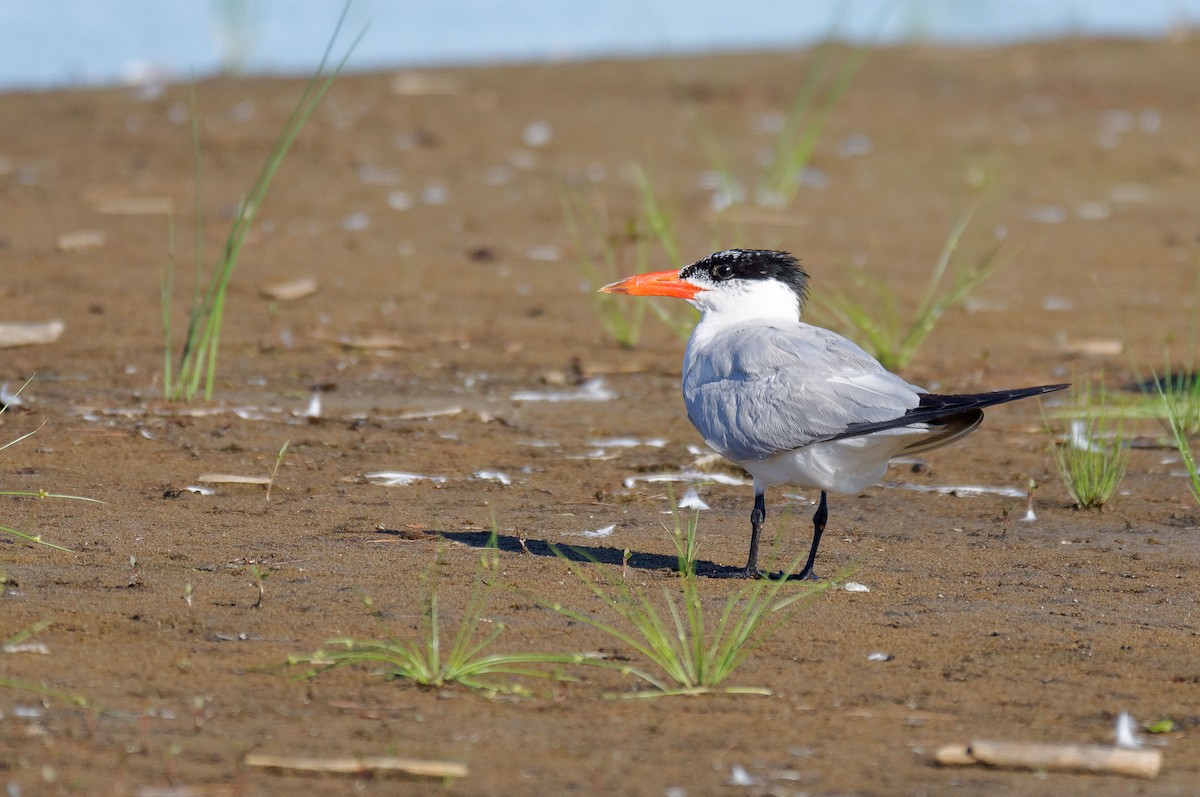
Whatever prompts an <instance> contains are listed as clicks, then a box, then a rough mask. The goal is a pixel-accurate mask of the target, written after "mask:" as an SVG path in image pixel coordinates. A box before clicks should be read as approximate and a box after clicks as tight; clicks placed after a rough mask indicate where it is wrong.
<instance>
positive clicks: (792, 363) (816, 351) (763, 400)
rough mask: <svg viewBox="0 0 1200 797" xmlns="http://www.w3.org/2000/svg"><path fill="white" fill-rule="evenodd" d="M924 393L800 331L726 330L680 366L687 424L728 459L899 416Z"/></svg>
mask: <svg viewBox="0 0 1200 797" xmlns="http://www.w3.org/2000/svg"><path fill="white" fill-rule="evenodd" d="M924 392H925V391H924V390H923V389H921V388H919V387H916V386H914V385H910V384H909V383H908V382H905V381H904V380H903V379H901V378H900V377H898V376H896V375H895V374H893V373H890V372H889V371H887V370H885V369H884V368H883V366H881V365H880V364H879V363H878V362H876V361H875V359H874V358H873V357H871V356H870V355H869V354H867V353H866V352H865V351H863V350H862V349H861V348H859V347H858V346H856V345H855V344H854V343H852V342H850V341H849V340H847V339H846V338H844V337H842V336H841V335H838V334H836V333H834V332H830V331H829V330H826V329H821V328H820V327H814V326H810V325H808V324H800V325H798V326H793V325H786V326H784V325H779V326H775V325H762V324H754V325H746V326H738V327H731V328H729V329H727V330H725V331H724V332H723V334H721V335H719V336H716V337H715V338H714V339H711V340H709V341H708V342H707V343H704V344H702V345H699V346H696V347H695V349H694V350H693V349H689V352H688V357H687V361H686V362H685V364H684V375H683V399H684V403H685V404H686V405H687V411H688V418H689V419H691V421H692V424H693V425H694V426H695V427H696V429H697V430H699V432H700V434H702V435H703V436H704V439H705V440H706V441H707V442H708V444H709V445H710V446H712V447H713V448H714V449H716V450H717V451H719V452H721V453H722V454H724V455H725V456H727V457H729V458H730V459H733V460H757V459H765V458H767V457H771V456H774V455H775V454H778V453H780V452H782V451H790V450H792V449H796V448H800V447H802V446H806V445H809V444H811V443H814V442H817V441H820V440H826V439H829V438H831V437H835V436H837V435H839V434H841V433H843V432H844V431H846V430H847V428H848V427H850V426H852V425H853V424H862V423H876V422H883V421H890V420H893V419H896V418H899V417H902V416H903V415H904V414H905V413H906V412H907V411H908V410H910V409H912V408H913V407H916V406H917V405H918V404H919V403H920V394H922V393H924Z"/></svg>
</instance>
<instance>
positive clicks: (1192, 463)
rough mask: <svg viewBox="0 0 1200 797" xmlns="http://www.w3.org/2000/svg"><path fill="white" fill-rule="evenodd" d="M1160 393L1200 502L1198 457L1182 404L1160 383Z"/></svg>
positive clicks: (1176, 443)
mask: <svg viewBox="0 0 1200 797" xmlns="http://www.w3.org/2000/svg"><path fill="white" fill-rule="evenodd" d="M1159 395H1160V397H1161V399H1162V402H1163V411H1164V412H1165V413H1166V416H1167V422H1168V424H1169V426H1170V429H1171V438H1172V439H1173V440H1174V442H1175V447H1176V448H1177V449H1178V450H1179V456H1180V458H1181V459H1182V460H1183V465H1184V467H1185V468H1187V473H1188V481H1189V484H1188V486H1189V487H1190V488H1191V491H1192V497H1193V498H1194V499H1196V502H1197V503H1200V470H1197V468H1196V458H1195V457H1194V456H1193V455H1192V445H1191V441H1190V440H1189V439H1188V428H1187V420H1186V418H1185V416H1184V415H1183V412H1182V410H1181V408H1180V405H1179V404H1178V403H1177V402H1176V401H1175V400H1173V399H1172V398H1171V397H1170V396H1169V395H1168V394H1167V391H1166V390H1165V389H1164V388H1163V387H1162V385H1161V384H1160V385H1159Z"/></svg>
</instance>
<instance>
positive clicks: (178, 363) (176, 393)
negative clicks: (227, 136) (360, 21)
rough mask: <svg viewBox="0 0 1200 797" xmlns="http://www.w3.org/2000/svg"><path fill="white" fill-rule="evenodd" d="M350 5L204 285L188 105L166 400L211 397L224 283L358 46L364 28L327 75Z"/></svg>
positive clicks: (166, 277) (167, 291) (166, 330)
mask: <svg viewBox="0 0 1200 797" xmlns="http://www.w3.org/2000/svg"><path fill="white" fill-rule="evenodd" d="M349 8H350V5H349V3H347V4H346V6H345V7H344V8H343V10H342V15H341V17H340V18H339V19H338V23H337V26H336V27H335V28H334V31H333V35H332V36H331V37H330V39H329V44H328V45H327V46H326V48H325V53H324V55H322V56H321V63H320V64H319V65H318V66H317V70H316V72H315V73H314V74H313V76H312V78H311V79H310V80H309V82H308V85H307V87H306V88H305V90H304V93H303V94H302V95H301V96H300V99H299V101H298V102H297V103H296V106H295V108H293V110H292V115H291V117H290V118H289V119H288V121H287V124H285V125H284V128H283V132H282V133H281V134H280V136H279V138H278V139H277V140H276V141H275V146H274V148H273V149H272V150H271V152H270V154H269V155H268V156H267V160H266V162H265V163H264V164H263V167H262V171H260V172H259V174H258V177H257V178H256V179H255V181H254V183H253V185H251V187H250V192H249V193H248V194H247V195H246V196H245V197H244V198H243V199H242V201H241V202H240V203H239V205H238V209H237V213H236V214H235V216H234V219H233V225H232V227H231V229H230V231H229V236H228V237H227V238H226V240H225V246H224V247H223V249H222V251H221V255H220V257H219V258H218V259H217V263H216V266H215V268H214V269H213V270H212V272H211V273H210V274H209V275H208V287H207V289H202V288H201V285H202V283H203V281H204V279H203V271H204V268H203V264H202V262H201V260H202V247H201V242H200V239H201V237H202V230H201V224H200V203H199V194H200V133H199V121H198V119H197V118H196V112H195V108H194V107H193V109H192V149H193V155H194V159H193V162H194V164H195V179H194V185H195V191H196V251H195V255H196V262H195V267H194V274H193V277H194V279H193V285H192V298H191V304H190V308H189V311H188V322H187V328H186V330H185V332H184V337H183V345H182V348H181V349H180V352H179V355H178V358H176V357H175V356H173V354H172V349H173V343H172V329H171V297H172V295H173V294H174V290H175V274H174V240H173V239H174V232H173V228H172V229H171V230H170V238H171V246H170V250H169V253H168V257H167V264H166V266H165V268H164V270H163V279H162V286H161V295H160V301H161V305H162V316H163V350H164V354H163V394H164V397H165V398H166V399H167V400H168V401H192V400H194V399H195V398H196V396H197V395H198V394H201V386H202V385H203V393H202V395H203V397H204V399H205V400H206V401H210V400H212V396H213V380H214V377H215V375H216V370H217V353H218V350H219V348H220V342H221V324H222V320H223V318H224V314H225V298H226V295H227V292H228V289H229V282H230V280H231V279H232V277H233V271H234V268H235V267H236V266H237V261H238V255H239V254H240V253H241V249H242V243H243V242H244V241H245V238H246V233H247V232H248V231H249V229H250V226H251V224H253V222H254V219H255V217H256V216H257V215H258V210H259V208H260V207H261V206H262V203H263V200H264V199H265V198H266V196H267V190H268V189H269V188H270V187H271V181H272V180H273V179H274V177H275V173H276V172H277V171H278V170H279V167H280V166H281V165H283V160H284V158H285V157H286V156H287V153H288V151H289V150H290V149H291V147H292V144H294V143H295V141H296V137H297V136H299V135H300V130H301V129H302V128H303V127H304V124H305V122H307V121H308V119H309V117H311V116H312V114H313V112H314V111H315V110H316V109H317V105H319V104H320V102H321V99H322V98H323V97H324V96H325V93H326V92H327V91H329V89H330V87H331V86H332V85H333V82H334V80H335V79H336V78H337V76H338V74H340V72H341V71H342V68H343V67H345V65H346V61H347V60H348V59H349V58H350V55H351V53H353V52H354V49H355V48H356V47H357V46H358V43H359V41H360V40H361V39H362V36H363V33H365V32H366V31H365V30H364V31H363V32H362V33H359V35H358V37H357V38H356V39H355V40H354V42H353V43H351V45H350V48H349V49H348V50H347V51H346V54H345V55H344V56H343V57H342V59H341V61H340V62H339V63H338V64H337V66H336V67H334V68H333V69H332V70H331V71H330V72H329V73H328V74H326V71H325V67H326V64H327V63H328V62H329V57H330V54H331V53H332V51H333V46H334V43H335V42H336V41H337V38H338V34H339V33H340V32H341V28H342V23H343V22H344V21H345V18H346V12H347V11H348V10H349ZM193 105H194V101H193Z"/></svg>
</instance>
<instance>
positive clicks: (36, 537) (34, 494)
mask: <svg viewBox="0 0 1200 797" xmlns="http://www.w3.org/2000/svg"><path fill="white" fill-rule="evenodd" d="M32 381H33V378H32V377H30V378H29V379H28V380H27V381H26V382H25V384H23V385H21V388H20V389H19V390H18V391H17V392H16V393H15V394H13V398H12V399H10V400H9V401H7V402H5V403H4V404H0V415H3V414H4V413H6V412H8V408H9V407H10V406H11V405H12V403H13V401H15V400H16V397H17V396H19V395H20V394H21V391H22V390H24V389H25V388H26V387H28V385H29V383H30V382H32ZM44 425H45V424H43V426H44ZM39 429H41V426H39V427H38V428H37V429H34V430H33V431H32V432H26V433H25V434H23V435H21V436H20V437H17V438H14V439H12V440H9V441H8V442H7V443H4V444H2V445H0V451H4V450H5V449H7V448H9V447H10V446H15V445H16V444H17V443H20V442H21V441H22V440H26V439H28V438H30V437H32V436H33V435H35V434H37V432H38V430H39ZM0 496H13V497H21V498H42V499H45V498H56V499H60V500H65V501H89V502H91V503H94V504H101V503H104V502H103V501H99V500H97V499H95V498H85V497H84V496H81V495H63V494H61V493H51V492H48V491H46V490H44V489H39V490H0ZM0 532H4V533H6V534H11V535H13V536H14V537H19V538H20V539H22V540H26V541H27V542H33V543H37V544H38V545H44V546H46V547H47V548H54V549H55V550H58V551H66V552H67V553H72V551H71V549H70V548H64V547H63V546H61V545H55V544H54V543H52V542H47V541H46V540H43V539H42V537H41V535H40V534H26V533H25V532H23V531H17V530H16V529H14V528H9V527H8V526H0Z"/></svg>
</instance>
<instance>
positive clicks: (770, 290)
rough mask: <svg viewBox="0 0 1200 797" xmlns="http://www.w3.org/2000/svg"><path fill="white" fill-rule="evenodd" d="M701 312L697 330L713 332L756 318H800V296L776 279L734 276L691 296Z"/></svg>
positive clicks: (788, 319) (795, 321) (760, 319)
mask: <svg viewBox="0 0 1200 797" xmlns="http://www.w3.org/2000/svg"><path fill="white" fill-rule="evenodd" d="M691 302H692V304H693V305H695V307H696V308H697V309H698V310H699V311H700V312H701V313H702V314H703V316H702V317H701V319H700V323H699V324H698V325H697V327H696V330H697V331H699V330H700V328H701V327H704V328H705V333H706V334H712V333H714V332H716V331H717V330H719V329H722V328H724V327H729V326H734V325H738V324H745V323H751V322H755V321H783V322H791V323H793V324H795V323H798V322H799V321H800V299H799V297H797V296H796V294H795V292H793V291H792V289H791V288H789V287H788V286H786V285H784V284H783V283H782V282H778V281H776V280H737V281H733V282H728V283H723V284H720V285H717V286H716V287H714V288H712V289H710V290H706V291H701V292H700V293H698V294H696V296H695V298H693V299H692V300H691Z"/></svg>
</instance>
